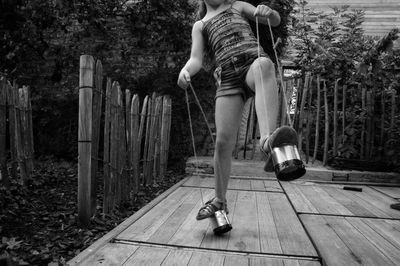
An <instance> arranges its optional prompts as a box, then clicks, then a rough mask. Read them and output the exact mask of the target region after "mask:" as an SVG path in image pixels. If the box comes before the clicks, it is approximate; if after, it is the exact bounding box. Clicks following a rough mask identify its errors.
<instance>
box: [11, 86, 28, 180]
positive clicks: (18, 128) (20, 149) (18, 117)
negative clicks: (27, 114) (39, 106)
mask: <svg viewBox="0 0 400 266" xmlns="http://www.w3.org/2000/svg"><path fill="white" fill-rule="evenodd" d="M13 88H14V89H13V94H12V95H13V100H14V105H15V128H14V134H15V140H16V141H15V143H16V145H15V147H16V149H17V159H18V167H19V173H20V175H21V178H22V182H23V184H26V181H27V179H28V174H27V171H26V160H25V152H24V140H23V135H22V134H23V116H22V111H23V107H22V101H21V100H20V97H19V89H18V86H17V84H15V83H14V85H13Z"/></svg>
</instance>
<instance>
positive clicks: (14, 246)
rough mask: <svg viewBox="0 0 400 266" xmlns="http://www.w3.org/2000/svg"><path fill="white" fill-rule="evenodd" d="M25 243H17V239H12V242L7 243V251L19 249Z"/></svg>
mask: <svg viewBox="0 0 400 266" xmlns="http://www.w3.org/2000/svg"><path fill="white" fill-rule="evenodd" d="M22 242H23V241H22V240H21V241H16V238H15V237H12V238H10V240H9V241H8V242H7V249H11V250H13V249H19V248H20V247H21V243H22Z"/></svg>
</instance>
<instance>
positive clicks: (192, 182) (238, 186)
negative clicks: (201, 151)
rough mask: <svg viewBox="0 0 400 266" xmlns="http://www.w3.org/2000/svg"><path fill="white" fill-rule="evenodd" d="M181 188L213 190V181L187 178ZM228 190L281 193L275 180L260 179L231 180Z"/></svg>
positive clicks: (199, 177)
mask: <svg viewBox="0 0 400 266" xmlns="http://www.w3.org/2000/svg"><path fill="white" fill-rule="evenodd" d="M183 186H187V187H203V188H214V187H215V181H214V178H213V177H202V176H193V177H191V178H189V179H188V180H187V181H186V182H185V183H184V184H183ZM228 189H235V190H249V191H266V192H283V190H282V188H281V186H280V185H279V182H278V181H277V180H260V179H256V180H253V179H249V178H231V179H230V180H229V184H228Z"/></svg>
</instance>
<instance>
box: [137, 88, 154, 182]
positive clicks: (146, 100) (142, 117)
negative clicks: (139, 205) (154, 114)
mask: <svg viewBox="0 0 400 266" xmlns="http://www.w3.org/2000/svg"><path fill="white" fill-rule="evenodd" d="M149 104H151V99H150V98H149V96H146V97H145V98H144V101H143V106H142V112H141V113H140V126H139V135H138V142H139V151H140V154H139V160H140V161H142V173H143V174H142V180H141V181H140V182H139V184H140V185H143V184H144V183H145V177H144V169H145V167H146V161H145V159H146V154H147V153H146V143H145V144H144V148H143V150H142V139H143V133H144V128H145V123H146V117H147V115H146V114H147V110H148V105H149ZM139 176H140V174H139Z"/></svg>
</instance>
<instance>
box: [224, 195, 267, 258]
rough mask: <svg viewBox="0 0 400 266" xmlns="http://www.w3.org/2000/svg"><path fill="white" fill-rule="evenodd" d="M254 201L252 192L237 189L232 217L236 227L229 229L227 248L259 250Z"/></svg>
mask: <svg viewBox="0 0 400 266" xmlns="http://www.w3.org/2000/svg"><path fill="white" fill-rule="evenodd" d="M255 203H256V197H255V193H254V192H250V191H238V196H237V200H236V202H235V213H234V214H233V217H232V224H233V226H235V228H237V229H236V230H232V231H231V234H230V239H229V243H228V247H227V249H229V250H237V251H252V252H260V240H259V235H258V217H257V207H256V204H255Z"/></svg>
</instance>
